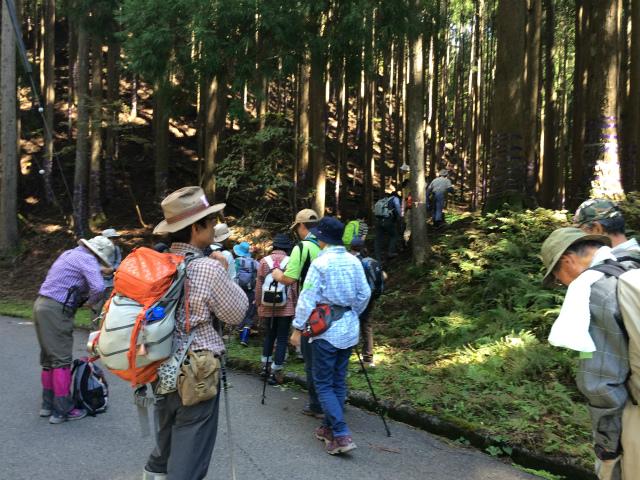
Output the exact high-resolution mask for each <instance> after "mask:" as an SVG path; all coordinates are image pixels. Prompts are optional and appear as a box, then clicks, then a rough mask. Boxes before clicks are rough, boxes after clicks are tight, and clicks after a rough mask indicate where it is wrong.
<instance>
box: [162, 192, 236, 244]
mask: <svg viewBox="0 0 640 480" xmlns="http://www.w3.org/2000/svg"><path fill="white" fill-rule="evenodd" d="M161 206H162V212H163V213H164V220H162V221H161V222H160V223H159V224H158V225H156V228H154V229H153V233H173V232H177V231H179V230H182V229H183V228H185V227H188V226H189V225H192V224H194V223H195V222H197V221H198V220H200V219H201V218H204V217H206V216H208V215H211V214H213V213H218V212H219V211H220V210H222V209H223V208H224V207H225V204H224V203H217V204H215V205H209V202H208V201H207V196H206V195H205V193H204V190H203V189H202V188H200V187H184V188H181V189H180V190H176V191H175V192H173V193H172V194H170V195H169V196H167V198H165V199H164V200H162V204H161Z"/></svg>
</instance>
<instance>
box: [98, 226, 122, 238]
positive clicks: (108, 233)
mask: <svg viewBox="0 0 640 480" xmlns="http://www.w3.org/2000/svg"><path fill="white" fill-rule="evenodd" d="M102 236H103V237H107V238H113V237H119V236H120V235H118V232H116V229H115V228H107V229H106V230H104V231H103V232H102Z"/></svg>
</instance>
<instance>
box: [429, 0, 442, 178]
mask: <svg viewBox="0 0 640 480" xmlns="http://www.w3.org/2000/svg"><path fill="white" fill-rule="evenodd" d="M438 3H439V2H438ZM440 33H441V32H440V16H439V15H438V16H436V24H435V32H434V34H433V36H432V37H431V39H432V45H431V51H432V52H433V55H432V56H431V57H432V65H431V70H432V71H433V73H432V74H431V84H430V85H429V88H430V93H431V119H430V120H429V122H430V125H431V137H430V138H429V157H430V163H429V181H431V180H433V179H434V178H435V177H436V168H437V165H438V85H439V80H438V79H439V74H440Z"/></svg>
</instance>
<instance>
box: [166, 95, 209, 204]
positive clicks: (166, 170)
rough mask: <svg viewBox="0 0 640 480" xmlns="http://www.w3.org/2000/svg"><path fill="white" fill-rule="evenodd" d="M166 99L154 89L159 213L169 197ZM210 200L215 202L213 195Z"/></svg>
mask: <svg viewBox="0 0 640 480" xmlns="http://www.w3.org/2000/svg"><path fill="white" fill-rule="evenodd" d="M163 103H164V99H163V98H162V97H161V92H160V88H159V87H158V86H157V85H156V86H155V88H154V89H153V134H154V140H155V152H154V153H155V157H156V165H155V167H156V168H155V171H156V175H155V176H156V201H157V207H158V213H160V212H161V208H160V203H161V202H162V200H163V199H164V198H165V197H166V196H167V194H168V193H169V192H168V186H167V180H168V178H169V116H168V115H167V113H166V111H165V108H164V105H163ZM205 193H206V194H209V195H208V196H209V198H210V199H212V200H213V195H215V191H214V193H213V195H210V192H207V191H206V190H205Z"/></svg>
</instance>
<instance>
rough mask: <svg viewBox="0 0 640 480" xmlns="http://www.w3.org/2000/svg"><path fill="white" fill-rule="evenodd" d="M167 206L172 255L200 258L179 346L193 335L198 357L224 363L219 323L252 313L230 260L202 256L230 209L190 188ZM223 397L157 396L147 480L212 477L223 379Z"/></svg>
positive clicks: (182, 310) (193, 269)
mask: <svg viewBox="0 0 640 480" xmlns="http://www.w3.org/2000/svg"><path fill="white" fill-rule="evenodd" d="M161 206H162V211H163V213H164V217H165V220H163V221H162V222H160V223H159V224H158V225H157V226H156V228H155V229H154V231H153V232H154V233H156V234H160V233H168V234H169V238H170V241H171V253H173V254H177V255H182V256H186V255H189V254H191V255H195V256H196V257H197V258H194V259H193V260H191V261H190V262H189V264H188V265H187V291H188V294H187V295H188V298H187V301H188V303H187V302H184V303H182V304H181V305H180V307H178V310H177V313H176V327H175V334H174V344H175V345H180V343H181V341H182V340H183V339H184V338H185V337H188V336H189V335H192V336H191V344H190V347H189V351H190V352H191V355H192V356H196V357H202V356H212V357H218V358H219V357H220V356H222V355H223V354H224V353H225V346H224V342H223V341H222V338H221V337H220V335H219V333H218V332H217V331H216V329H215V327H214V321H215V319H217V320H219V321H221V322H226V323H229V324H231V325H237V324H238V323H240V322H241V321H242V319H243V318H244V314H245V312H246V311H247V307H248V302H247V296H246V295H245V293H244V292H243V291H242V289H241V288H240V287H239V286H238V285H236V283H235V282H233V281H232V280H231V278H229V276H228V275H227V267H228V265H227V260H226V258H225V257H224V255H222V253H221V252H213V253H211V255H210V256H209V257H205V256H203V254H202V250H203V249H204V248H206V247H207V246H208V245H209V244H211V243H212V241H213V237H214V225H215V222H216V217H217V212H219V211H220V210H222V208H224V204H218V205H212V206H209V202H208V201H207V198H206V196H205V194H204V190H202V188H200V187H184V188H181V189H180V190H177V191H175V192H173V193H172V194H170V195H169V196H168V197H167V198H165V199H164V200H163V201H162V204H161ZM187 305H188V317H187V311H186V306H187ZM187 322H188V323H187ZM194 328H196V330H195V331H194ZM182 348H183V349H184V346H183V347H182ZM176 353H177V354H181V353H182V351H178V352H176ZM153 388H154V390H155V389H156V385H155V384H153ZM217 392H218V393H217V394H216V395H215V396H213V397H212V398H210V399H208V400H204V401H201V402H199V403H195V404H193V403H189V404H188V405H185V404H183V401H182V397H181V396H180V391H179V390H178V391H174V392H171V393H167V394H166V395H156V396H155V398H156V400H155V412H154V420H155V421H156V427H157V435H156V446H155V448H154V449H153V451H152V452H151V455H149V458H148V460H147V464H146V465H145V467H144V476H143V478H144V479H145V480H151V479H154V480H160V479H163V480H165V479H166V480H196V479H202V478H204V477H205V476H206V475H207V471H208V469H209V463H210V461H211V455H212V453H213V447H214V445H215V443H216V435H217V432H218V411H219V406H220V402H219V399H220V395H219V392H220V381H219V379H218V385H217Z"/></svg>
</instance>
